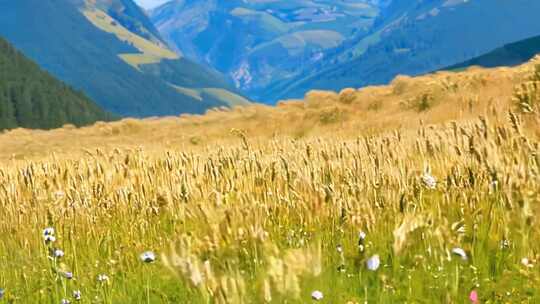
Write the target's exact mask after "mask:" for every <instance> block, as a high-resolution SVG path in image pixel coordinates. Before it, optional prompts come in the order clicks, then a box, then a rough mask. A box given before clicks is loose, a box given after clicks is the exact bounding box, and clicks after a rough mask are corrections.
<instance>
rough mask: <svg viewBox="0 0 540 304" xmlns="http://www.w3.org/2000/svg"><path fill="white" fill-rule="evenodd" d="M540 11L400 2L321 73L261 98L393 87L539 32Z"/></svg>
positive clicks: (535, 5)
mask: <svg viewBox="0 0 540 304" xmlns="http://www.w3.org/2000/svg"><path fill="white" fill-rule="evenodd" d="M538 10H540V2H538V1H532V0H516V1H504V0H474V1H462V0H430V1H420V0H416V1H410V0H394V1H392V3H391V4H390V6H389V7H388V8H386V10H385V12H383V13H382V14H381V15H380V17H379V19H378V20H377V21H376V22H375V24H376V25H375V27H374V28H373V29H372V32H371V33H370V35H368V36H366V37H365V38H362V39H361V40H359V41H358V42H357V43H356V44H355V45H353V46H352V47H350V48H348V49H346V50H344V51H342V52H340V53H339V54H336V56H334V57H332V58H327V59H326V60H325V61H324V62H323V63H324V64H323V65H321V67H320V68H319V69H306V70H305V71H304V72H303V74H302V75H301V76H298V77H296V78H294V79H292V80H291V79H287V80H284V81H282V82H280V83H277V84H275V85H274V86H273V87H271V88H269V89H268V90H267V92H266V94H265V95H263V96H262V97H261V98H266V99H268V100H278V99H282V98H297V97H301V96H302V95H303V94H304V93H305V92H306V91H308V90H310V89H331V90H340V89H343V88H346V87H360V86H365V85H369V84H378V83H387V82H389V81H390V80H391V79H392V78H394V77H395V76H396V75H397V74H410V75H417V74H422V73H425V72H428V71H432V70H436V69H439V68H442V67H445V66H449V65H452V64H454V63H456V62H461V61H464V60H466V59H469V58H472V57H475V56H478V55H479V54H482V53H485V52H487V51H489V50H491V49H494V48H496V47H498V46H500V45H503V44H505V43H509V42H511V41H516V40H519V39H524V38H527V37H530V36H533V35H537V34H539V33H540V23H539V22H538V17H537V13H536V12H537V11H538Z"/></svg>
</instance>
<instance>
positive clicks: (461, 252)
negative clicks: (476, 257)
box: [452, 247, 468, 261]
mask: <svg viewBox="0 0 540 304" xmlns="http://www.w3.org/2000/svg"><path fill="white" fill-rule="evenodd" d="M452 253H453V254H455V255H457V256H459V257H461V259H462V260H464V261H466V260H467V259H468V257H467V253H466V252H465V250H463V249H462V248H457V247H456V248H454V249H452Z"/></svg>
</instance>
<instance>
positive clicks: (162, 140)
mask: <svg viewBox="0 0 540 304" xmlns="http://www.w3.org/2000/svg"><path fill="white" fill-rule="evenodd" d="M535 66H536V64H535V62H531V63H528V64H526V65H523V66H519V67H515V68H499V69H490V70H486V69H477V68H475V69H470V70H468V71H465V72H461V73H450V72H440V73H437V74H434V75H427V76H422V77H415V78H409V77H398V78H397V79H396V80H394V81H393V82H392V84H391V85H389V86H381V87H370V88H365V89H362V90H353V89H348V90H344V91H343V92H341V93H339V94H337V93H330V92H311V93H309V94H308V95H307V96H306V98H305V101H303V102H301V101H288V102H281V103H280V104H279V105H278V106H277V107H269V106H263V105H253V106H247V107H237V108H234V109H232V110H229V109H219V110H212V111H209V112H208V113H207V114H205V115H202V116H189V115H184V116H182V117H170V118H159V119H157V118H156V119H145V120H135V119H125V120H122V121H118V122H112V123H97V124H95V125H93V126H89V127H85V128H80V129H77V128H74V127H71V126H65V127H64V128H62V129H58V130H52V131H35V130H34V131H31V130H22V129H17V130H12V131H7V132H4V133H3V134H2V135H0V147H1V150H0V205H1V209H0V217H1V218H2V219H3V220H2V221H1V222H0V235H1V240H2V241H1V242H0V288H2V290H3V298H4V300H5V301H7V302H8V303H69V302H71V303H75V302H81V303H311V302H322V303H471V302H472V303H537V302H538V301H540V292H539V289H538V284H539V280H540V268H539V266H540V265H538V259H539V258H540V256H539V254H540V234H539V232H540V231H539V228H538V219H537V216H538V214H539V213H538V212H539V211H540V210H539V207H538V206H539V203H540V202H539V199H540V195H539V189H540V188H539V185H540V154H539V152H540V151H539V149H540V148H539V147H540V145H539V135H540V134H539V130H540V129H539V118H540V114H539V109H540V107H539V102H540V88H539V84H540V72H539V71H540V70H539V71H536V72H535ZM537 88H538V89H537ZM47 227H51V228H54V232H53V231H51V230H44V229H45V228H47ZM51 237H54V240H53V239H52V238H51ZM58 250H61V251H62V253H63V254H59V252H58ZM145 252H147V253H146V255H144V256H142V257H141V256H140V255H141V254H143V253H145ZM153 254H154V255H155V258H154V256H153ZM74 292H75V293H74ZM77 292H80V294H79V293H77ZM0 294H1V293H0ZM79 296H80V297H79ZM78 298H80V300H77V299H78ZM0 301H1V300H0ZM62 301H64V302H62Z"/></svg>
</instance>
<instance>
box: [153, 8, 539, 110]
mask: <svg viewBox="0 0 540 304" xmlns="http://www.w3.org/2000/svg"><path fill="white" fill-rule="evenodd" d="M539 9H540V2H539V1H534V0H515V1H507V0H385V1H369V0H338V1H330V0H291V1H277V0H264V1H261V0H230V1H219V0H209V1H189V0H172V1H170V2H168V3H166V4H164V5H162V6H161V7H158V8H156V9H154V10H152V11H151V13H150V15H151V19H152V21H153V23H154V24H155V26H156V28H157V29H158V30H159V31H160V32H161V33H162V35H163V37H164V39H165V40H166V41H168V42H169V43H170V44H171V45H173V46H174V47H175V48H177V49H178V50H179V51H181V52H182V53H183V54H184V55H185V56H186V57H188V58H192V59H194V60H196V61H197V62H199V63H203V64H206V65H207V66H210V67H214V68H216V69H218V70H219V71H221V72H223V73H225V74H229V75H230V76H231V77H233V79H235V82H236V83H235V84H236V86H237V87H238V88H241V89H242V90H245V92H246V94H248V95H249V96H252V97H253V98H256V99H258V100H264V101H267V102H276V101H277V100H280V99H288V98H300V97H302V96H303V95H304V94H305V93H306V92H307V91H309V90H312V89H324V90H341V89H343V88H347V87H361V86H365V85H370V84H381V83H387V82H389V81H390V80H391V79H393V78H394V77H395V76H396V75H398V74H410V75H418V74H423V73H426V72H429V71H433V70H437V69H440V68H443V67H446V66H449V65H452V64H455V63H457V62H462V61H465V60H467V59H470V58H473V57H476V56H478V55H480V54H483V53H486V52H488V51H490V50H492V49H494V48H496V47H499V46H501V45H504V44H506V43H509V42H512V41H516V40H520V39H524V38H527V37H531V36H534V35H538V34H540V22H538V18H537V12H538V10H539Z"/></svg>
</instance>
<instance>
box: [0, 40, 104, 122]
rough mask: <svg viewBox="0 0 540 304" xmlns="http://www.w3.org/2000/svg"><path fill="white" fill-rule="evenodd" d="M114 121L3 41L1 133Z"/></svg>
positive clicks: (0, 57)
mask: <svg viewBox="0 0 540 304" xmlns="http://www.w3.org/2000/svg"><path fill="white" fill-rule="evenodd" d="M113 118H114V117H113V116H112V115H111V114H109V113H106V112H105V111H103V110H102V109H100V108H99V107H98V106H97V105H96V104H95V103H94V102H93V101H91V100H90V99H89V98H88V97H87V96H85V95H84V94H83V93H81V92H77V91H74V90H73V89H72V88H70V87H69V86H67V85H66V84H64V83H62V82H60V81H58V80H57V79H55V78H54V77H52V76H51V75H49V73H47V72H45V71H43V70H41V69H40V68H39V66H38V65H37V64H35V63H33V62H32V61H30V60H28V59H27V58H26V57H24V55H22V54H21V53H20V52H19V51H17V50H16V49H15V48H13V46H11V45H10V44H9V43H8V42H7V41H6V40H4V39H2V38H0V130H3V129H13V128H17V127H24V128H39V129H52V128H59V127H62V126H63V125H64V124H68V123H70V124H74V125H76V126H82V125H87V124H91V123H93V122H96V121H98V120H101V121H109V120H111V119H113Z"/></svg>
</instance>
